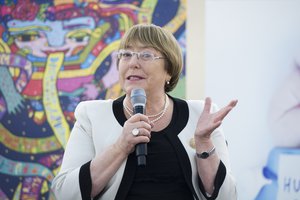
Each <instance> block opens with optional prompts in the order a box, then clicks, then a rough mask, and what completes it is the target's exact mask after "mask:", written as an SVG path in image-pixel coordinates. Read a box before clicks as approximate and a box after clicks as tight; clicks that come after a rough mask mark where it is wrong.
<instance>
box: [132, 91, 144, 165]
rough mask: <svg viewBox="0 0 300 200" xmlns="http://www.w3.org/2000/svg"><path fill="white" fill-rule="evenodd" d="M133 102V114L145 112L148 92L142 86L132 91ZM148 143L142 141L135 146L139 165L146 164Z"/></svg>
mask: <svg viewBox="0 0 300 200" xmlns="http://www.w3.org/2000/svg"><path fill="white" fill-rule="evenodd" d="M130 99H131V104H132V106H133V114H137V113H141V114H145V107H146V100H147V99H146V93H145V90H144V89H142V88H136V89H133V90H132V91H131V95H130ZM147 152H148V151H147V144H146V143H140V144H137V145H136V147H135V155H136V158H137V165H138V166H141V167H145V166H146V156H147Z"/></svg>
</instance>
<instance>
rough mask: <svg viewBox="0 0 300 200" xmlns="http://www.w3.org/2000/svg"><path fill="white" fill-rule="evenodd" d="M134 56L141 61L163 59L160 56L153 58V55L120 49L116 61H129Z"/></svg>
mask: <svg viewBox="0 0 300 200" xmlns="http://www.w3.org/2000/svg"><path fill="white" fill-rule="evenodd" d="M134 55H136V56H137V58H138V59H141V60H142V61H152V60H156V59H165V58H164V57H161V56H155V55H154V54H153V53H150V52H147V51H142V52H134V51H129V50H124V49H121V50H120V51H119V52H118V59H122V60H125V61H129V60H130V59H131V58H132V57H133V56H134Z"/></svg>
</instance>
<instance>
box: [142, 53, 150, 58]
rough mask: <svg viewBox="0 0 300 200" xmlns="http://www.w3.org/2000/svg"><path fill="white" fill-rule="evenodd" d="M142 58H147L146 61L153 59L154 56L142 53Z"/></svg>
mask: <svg viewBox="0 0 300 200" xmlns="http://www.w3.org/2000/svg"><path fill="white" fill-rule="evenodd" d="M141 56H142V57H143V58H146V59H149V58H152V54H151V53H142V54H141Z"/></svg>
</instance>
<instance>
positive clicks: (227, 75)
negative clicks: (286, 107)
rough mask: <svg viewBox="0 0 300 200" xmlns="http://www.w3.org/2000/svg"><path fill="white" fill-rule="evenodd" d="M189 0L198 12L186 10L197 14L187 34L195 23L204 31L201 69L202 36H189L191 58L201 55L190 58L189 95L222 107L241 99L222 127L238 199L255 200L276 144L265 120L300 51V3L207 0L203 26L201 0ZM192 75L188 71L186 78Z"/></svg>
mask: <svg viewBox="0 0 300 200" xmlns="http://www.w3.org/2000/svg"><path fill="white" fill-rule="evenodd" d="M188 3H189V4H188V8H189V7H190V5H191V4H192V7H193V9H190V10H188V12H189V11H194V12H193V14H191V13H188V17H189V16H191V15H192V16H193V17H192V19H191V18H188V21H189V20H191V21H190V23H194V24H193V25H190V26H188V27H187V30H188V32H191V31H194V28H195V27H197V26H199V27H200V30H201V29H204V30H205V32H204V33H205V46H204V49H205V52H204V59H203V61H204V68H205V70H204V69H202V68H201V62H202V60H200V58H203V56H202V53H203V52H202V51H200V50H201V48H202V47H201V45H202V44H201V43H200V42H199V41H201V39H200V40H199V39H198V38H195V37H197V35H196V34H194V35H192V36H193V37H190V38H187V44H188V50H187V51H188V53H187V54H188V59H189V57H190V56H191V54H192V53H195V49H197V48H198V49H199V51H197V52H196V53H197V55H198V58H197V56H195V57H192V60H191V61H190V62H188V64H187V67H188V68H187V70H188V69H189V68H190V73H191V74H192V75H191V76H192V77H191V80H190V81H192V82H193V83H194V85H196V86H195V87H193V88H191V87H188V88H187V98H201V97H203V96H210V97H212V99H213V101H214V102H216V103H217V104H218V105H219V106H223V105H225V104H227V102H229V100H231V99H236V98H237V99H238V100H239V103H238V106H237V108H236V109H235V110H234V111H233V112H232V113H230V116H228V117H227V118H226V120H225V121H224V123H223V125H224V130H225V134H226V137H227V139H228V142H229V150H230V156H231V161H232V168H233V173H234V174H235V177H236V179H237V183H238V192H239V199H240V200H248V199H249V200H250V199H254V197H255V196H256V195H257V192H258V190H259V189H260V187H261V186H262V185H263V184H264V183H265V182H266V180H265V179H263V177H262V173H261V170H262V167H263V165H264V164H265V163H266V159H267V156H268V153H269V150H270V149H271V148H272V147H273V143H272V137H271V134H270V131H269V127H268V126H267V123H266V119H267V114H268V113H267V111H268V109H269V107H268V106H269V103H270V99H271V96H272V95H273V93H274V91H275V90H276V88H277V87H278V86H279V85H280V83H282V81H283V79H285V78H286V76H287V74H288V73H289V72H290V71H292V68H293V67H294V65H293V64H294V63H293V62H294V59H295V57H296V55H297V52H299V53H300V1H299V0H206V1H205V5H204V9H203V8H202V7H200V8H199V9H200V10H204V25H203V23H202V22H201V20H200V19H201V17H202V19H203V13H201V12H195V10H196V9H195V4H198V6H203V1H197V0H189V2H188ZM196 21H198V22H196ZM197 23H198V24H197ZM201 27H202V28H201ZM203 27H204V28H203ZM191 29H192V30H191ZM196 30H197V29H196ZM199 33H201V31H200V32H199ZM188 36H189V35H188ZM201 36H202V35H201V34H200V37H201ZM189 41H190V42H189ZM189 45H190V46H192V48H193V51H191V52H190V51H189V49H190V46H189ZM193 45H194V46H193ZM299 55H300V54H299ZM193 56H194V54H193ZM199 63H200V65H199ZM198 67H200V69H197V70H196V69H194V68H198ZM202 67H203V66H202ZM199 70H200V71H199ZM193 71H195V73H194V72H193ZM199 72H203V73H205V74H204V76H203V75H202V74H197V73H199ZM189 76H190V75H189V74H188V73H187V79H189V78H190V77H189ZM196 76H198V79H197V78H196ZM200 78H201V79H202V78H204V90H203V91H202V90H199V89H198V88H199V87H198V85H199V84H198V83H199V82H200V84H201V83H203V80H200ZM197 82H198V83H197ZM200 88H201V87H200ZM202 92H203V94H202ZM192 94H193V95H192Z"/></svg>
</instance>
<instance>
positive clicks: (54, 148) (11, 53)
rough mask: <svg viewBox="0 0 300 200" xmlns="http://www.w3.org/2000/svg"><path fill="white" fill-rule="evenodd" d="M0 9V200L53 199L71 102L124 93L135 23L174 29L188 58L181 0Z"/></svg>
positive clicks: (28, 2) (3, 2)
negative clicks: (119, 54) (123, 41)
mask: <svg viewBox="0 0 300 200" xmlns="http://www.w3.org/2000/svg"><path fill="white" fill-rule="evenodd" d="M0 6H1V7H0V10H1V15H0V22H1V25H0V141H1V144H0V152H1V154H0V180H1V181H0V199H22V200H29V199H30V200H32V199H55V198H54V196H53V194H52V193H51V191H50V185H51V180H52V179H53V177H54V176H55V175H56V173H57V172H58V170H59V167H60V164H61V160H62V156H63V153H64V148H65V146H66V142H67V140H68V137H69V134H70V130H71V128H72V126H73V123H74V120H75V119H74V113H73V112H74V109H75V107H76V105H77V104H78V103H79V102H80V101H85V100H92V99H107V98H116V97H117V96H119V95H120V94H121V93H122V91H121V88H120V86H119V85H118V84H117V79H118V74H117V67H116V60H115V59H116V58H115V51H116V49H117V48H118V45H119V40H120V38H121V37H122V35H123V34H124V32H125V31H126V30H127V29H128V28H129V27H131V26H132V25H133V24H136V23H154V24H157V25H160V26H163V27H165V28H167V29H169V30H170V31H171V32H172V33H174V35H175V37H176V38H177V39H178V41H179V42H180V44H181V46H182V49H183V52H184V55H185V22H186V0H102V1H101V0H100V1H81V0H79V1H71V0H56V1H43V0H36V1H33V0H22V1H21V0H19V1H18V0H11V1H9V0H0ZM184 77H185V72H183V75H182V80H181V81H180V85H182V82H184ZM180 89H181V90H182V88H180ZM99 112H101V111H99ZM78 148H80V147H78Z"/></svg>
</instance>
